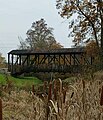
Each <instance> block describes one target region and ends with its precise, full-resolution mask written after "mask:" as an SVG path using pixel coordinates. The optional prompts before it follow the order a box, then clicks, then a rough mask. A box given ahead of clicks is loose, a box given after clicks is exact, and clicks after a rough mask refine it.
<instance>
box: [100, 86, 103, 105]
mask: <svg viewBox="0 0 103 120" xmlns="http://www.w3.org/2000/svg"><path fill="white" fill-rule="evenodd" d="M100 105H103V86H102V90H101V98H100Z"/></svg>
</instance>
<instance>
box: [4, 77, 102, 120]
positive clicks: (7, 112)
mask: <svg viewBox="0 0 103 120" xmlns="http://www.w3.org/2000/svg"><path fill="white" fill-rule="evenodd" d="M102 78H103V77H98V75H95V77H94V78H93V79H90V80H86V79H84V78H82V77H79V78H78V79H77V80H76V82H74V83H72V84H64V83H63V82H62V81H61V79H56V80H53V81H51V82H50V83H47V82H45V83H44V86H43V91H41V92H40V93H38V91H35V90H34V88H35V86H32V90H31V92H26V91H24V90H21V91H11V92H10V94H9V93H8V92H7V91H6V92H5V91H3V90H2V103H3V105H2V106H3V120H7V119H8V120H103V87H102V86H103V79H102Z"/></svg>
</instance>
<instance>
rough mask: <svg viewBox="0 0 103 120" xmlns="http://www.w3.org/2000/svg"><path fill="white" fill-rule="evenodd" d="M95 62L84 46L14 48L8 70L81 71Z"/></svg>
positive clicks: (10, 53) (21, 71) (14, 71)
mask: <svg viewBox="0 0 103 120" xmlns="http://www.w3.org/2000/svg"><path fill="white" fill-rule="evenodd" d="M93 62H94V58H93V57H87V55H86V52H85V50H84V49H83V48H61V49H55V50H42V51H37V50H36V51H32V50H12V51H10V52H9V53H8V70H9V71H10V72H11V74H12V75H20V74H22V73H25V72H26V73H29V72H59V73H60V72H63V73H71V72H80V71H82V69H83V68H84V66H87V67H88V66H90V65H92V64H93Z"/></svg>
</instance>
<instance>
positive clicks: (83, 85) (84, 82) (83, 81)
mask: <svg viewBox="0 0 103 120" xmlns="http://www.w3.org/2000/svg"><path fill="white" fill-rule="evenodd" d="M82 83H83V89H84V88H85V81H84V80H82Z"/></svg>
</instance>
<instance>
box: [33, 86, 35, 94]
mask: <svg viewBox="0 0 103 120" xmlns="http://www.w3.org/2000/svg"><path fill="white" fill-rule="evenodd" d="M32 92H33V94H34V93H35V88H34V85H32Z"/></svg>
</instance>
